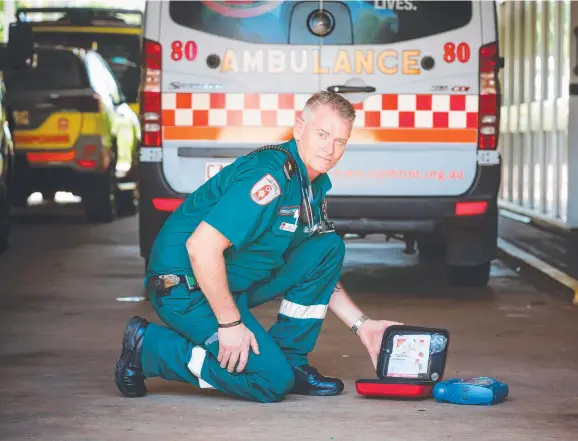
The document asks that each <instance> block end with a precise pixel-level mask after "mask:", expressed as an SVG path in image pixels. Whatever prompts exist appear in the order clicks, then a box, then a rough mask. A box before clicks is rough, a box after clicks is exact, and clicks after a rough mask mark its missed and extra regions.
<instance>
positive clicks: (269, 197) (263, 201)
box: [251, 174, 281, 205]
mask: <svg viewBox="0 0 578 441" xmlns="http://www.w3.org/2000/svg"><path fill="white" fill-rule="evenodd" d="M280 195H281V187H279V184H278V183H277V181H276V180H275V178H274V177H273V176H271V175H270V174H266V175H265V176H263V177H262V178H261V179H260V180H259V181H258V182H257V183H256V184H255V185H254V186H253V188H252V189H251V199H253V202H255V203H257V204H259V205H267V204H269V203H270V202H271V201H273V200H274V199H275V198H277V197H279V196H280Z"/></svg>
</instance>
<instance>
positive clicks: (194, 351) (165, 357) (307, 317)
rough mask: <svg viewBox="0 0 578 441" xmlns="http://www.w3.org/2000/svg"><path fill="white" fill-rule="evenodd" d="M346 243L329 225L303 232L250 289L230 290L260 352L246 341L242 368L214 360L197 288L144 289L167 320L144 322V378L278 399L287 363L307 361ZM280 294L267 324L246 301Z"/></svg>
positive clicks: (289, 383) (212, 330) (210, 325)
mask: <svg viewBox="0 0 578 441" xmlns="http://www.w3.org/2000/svg"><path fill="white" fill-rule="evenodd" d="M344 256H345V245H344V243H343V240H342V239H341V238H340V237H339V236H338V235H337V234H335V233H328V234H320V235H315V236H312V237H310V238H308V239H306V240H305V241H304V242H303V243H301V244H300V245H299V246H298V247H296V248H294V249H293V250H291V251H290V254H289V255H288V259H287V262H286V264H285V265H284V266H283V267H281V268H279V269H278V270H277V271H276V272H275V274H274V275H273V277H271V278H270V280H269V281H268V282H267V283H265V284H261V285H260V286H258V287H256V288H254V289H252V290H251V291H249V292H246V293H242V294H236V295H234V298H235V301H236V304H237V306H238V308H239V311H240V313H241V318H242V320H243V322H244V324H245V326H246V327H247V328H249V329H250V330H251V332H253V333H254V334H255V337H256V339H257V342H258V344H259V352H260V354H259V355H256V354H255V353H253V351H252V349H250V353H249V358H248V361H247V365H246V366H245V369H244V370H243V372H236V371H234V372H232V373H229V372H228V371H227V370H226V368H222V367H221V366H220V364H219V361H218V360H217V356H218V354H219V342H218V340H217V330H218V327H217V321H216V318H215V316H214V314H213V311H212V309H211V307H210V305H209V303H208V302H207V300H206V298H205V296H204V295H203V294H202V292H200V291H194V292H188V291H187V289H186V288H185V286H184V285H179V286H177V287H174V288H172V289H171V291H170V294H169V295H167V296H162V297H157V296H156V294H154V293H152V294H151V301H152V302H151V303H152V305H153V308H154V309H155V311H156V313H157V314H158V316H159V317H160V318H161V320H163V321H164V322H165V323H166V324H167V325H168V327H165V326H160V325H157V324H155V323H151V324H150V325H149V326H148V329H147V331H146V333H145V336H144V342H143V352H142V365H143V374H144V376H145V377H146V378H152V377H161V378H163V379H166V380H177V381H182V382H188V383H191V384H193V385H195V386H198V387H201V388H214V389H217V390H219V391H221V392H223V393H225V394H229V395H232V396H237V397H242V398H245V399H248V400H251V401H258V402H276V401H280V400H282V399H283V398H284V397H285V396H286V395H287V394H288V393H289V392H290V390H291V388H292V387H293V383H294V378H293V371H292V369H291V367H292V366H299V365H302V364H307V354H308V353H309V352H311V351H312V350H313V348H314V346H315V343H316V341H317V337H318V335H319V332H320V331H321V326H322V324H323V319H324V318H325V315H326V313H327V308H328V306H327V305H328V303H329V300H330V298H331V294H332V293H333V290H334V288H335V285H336V284H337V281H338V279H339V276H340V274H341V269H342V266H343V259H344ZM280 295H282V296H283V299H282V302H281V307H280V309H279V313H278V315H277V322H276V323H275V324H274V325H273V326H272V327H271V329H270V330H269V332H267V331H266V330H265V329H264V328H263V327H262V326H261V324H260V323H259V322H258V321H257V320H256V319H255V317H254V316H253V314H252V313H251V311H250V309H251V308H252V307H254V306H257V305H260V304H262V303H264V302H266V301H268V300H271V299H272V298H274V297H276V296H280Z"/></svg>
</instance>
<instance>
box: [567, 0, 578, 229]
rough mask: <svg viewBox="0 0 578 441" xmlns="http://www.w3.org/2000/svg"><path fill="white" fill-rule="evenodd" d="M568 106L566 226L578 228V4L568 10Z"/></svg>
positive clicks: (573, 4) (573, 3) (572, 4)
mask: <svg viewBox="0 0 578 441" xmlns="http://www.w3.org/2000/svg"><path fill="white" fill-rule="evenodd" d="M570 30H571V32H570V39H569V40H570V41H569V51H570V72H569V73H570V88H569V92H570V106H569V114H568V121H569V127H568V226H569V227H571V228H578V43H577V40H578V36H577V35H578V2H575V1H573V2H571V9H570Z"/></svg>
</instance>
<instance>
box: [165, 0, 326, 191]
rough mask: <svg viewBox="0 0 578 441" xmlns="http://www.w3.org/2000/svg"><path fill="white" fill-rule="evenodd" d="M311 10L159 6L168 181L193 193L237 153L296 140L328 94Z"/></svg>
mask: <svg viewBox="0 0 578 441" xmlns="http://www.w3.org/2000/svg"><path fill="white" fill-rule="evenodd" d="M319 7H320V4H319V2H318V1H313V2H299V3H296V2H292V1H285V2H265V1H241V2H229V1H215V2H205V1H199V2H175V1H168V2H162V6H161V23H160V30H159V32H160V43H161V45H162V74H161V88H162V126H163V140H162V143H163V154H162V161H163V173H164V176H165V179H166V181H167V182H168V183H169V185H170V186H171V187H172V188H173V189H174V190H175V191H178V192H181V193H189V192H192V191H194V190H195V189H196V188H198V187H199V186H200V185H202V184H203V183H204V182H205V181H206V179H207V178H209V177H211V176H213V175H214V174H215V173H217V172H218V171H219V170H220V169H221V168H222V167H223V166H224V165H227V164H229V163H231V162H232V161H234V159H235V158H237V157H238V156H240V155H244V154H247V153H249V152H250V151H251V150H253V149H255V148H257V147H260V146H263V145H265V144H270V143H278V142H281V141H284V140H287V139H290V138H291V136H292V128H293V124H294V121H295V117H296V115H297V114H298V111H299V110H300V109H302V108H303V106H304V104H305V102H306V100H307V99H308V98H309V97H310V96H311V94H313V93H315V92H317V91H319V90H320V89H321V79H320V75H319V72H316V68H318V67H319V65H320V57H321V54H320V42H319V38H318V37H316V36H315V35H314V34H312V33H311V32H310V31H309V30H308V29H307V28H306V27H305V26H303V24H304V23H306V21H307V17H308V15H310V14H311V13H312V12H313V11H315V10H317V9H319Z"/></svg>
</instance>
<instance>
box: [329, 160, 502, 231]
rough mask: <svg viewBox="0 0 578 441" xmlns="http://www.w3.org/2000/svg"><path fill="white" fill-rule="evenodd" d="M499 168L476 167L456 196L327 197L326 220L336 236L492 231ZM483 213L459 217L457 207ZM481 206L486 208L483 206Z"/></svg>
mask: <svg viewBox="0 0 578 441" xmlns="http://www.w3.org/2000/svg"><path fill="white" fill-rule="evenodd" d="M500 181H501V169H500V166H499V165H497V166H484V167H478V173H477V176H476V179H475V180H474V182H473V184H472V186H471V187H470V189H469V190H468V191H467V192H466V193H464V194H462V195H459V196H445V197H431V196H428V197H400V196H397V197H387V196H366V197H362V196H329V195H328V197H327V209H328V213H329V219H330V220H331V221H332V222H333V223H334V224H335V227H336V230H337V231H338V232H339V233H340V234H358V235H368V234H400V233H401V234H403V233H432V232H439V233H450V232H452V231H453V230H455V229H456V228H459V227H466V228H472V227H476V228H479V227H484V226H485V225H487V226H488V228H490V229H493V227H494V224H495V222H496V218H497V198H498V191H499V187H500ZM464 203H466V204H468V203H471V204H474V205H477V207H478V208H479V206H480V204H476V203H481V204H482V206H485V208H484V210H483V212H481V213H477V214H463V213H462V212H461V211H462V210H461V208H462V207H463V205H461V204H464ZM484 203H485V204H486V205H484Z"/></svg>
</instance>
